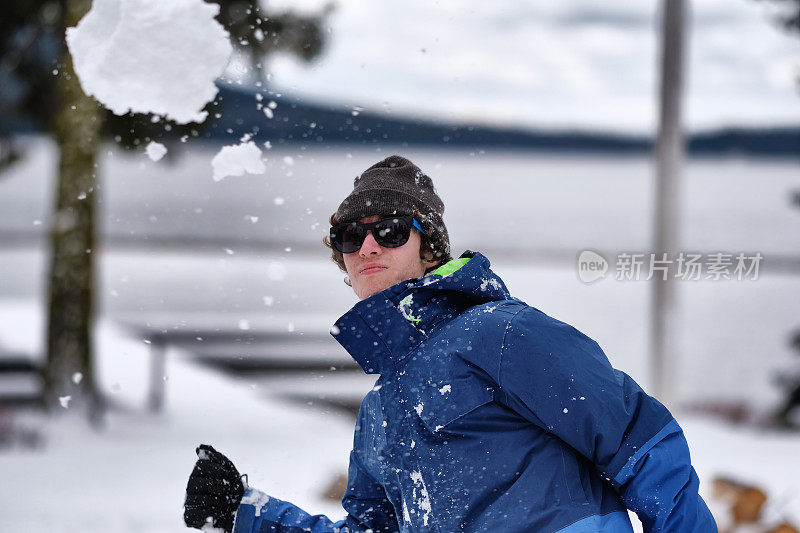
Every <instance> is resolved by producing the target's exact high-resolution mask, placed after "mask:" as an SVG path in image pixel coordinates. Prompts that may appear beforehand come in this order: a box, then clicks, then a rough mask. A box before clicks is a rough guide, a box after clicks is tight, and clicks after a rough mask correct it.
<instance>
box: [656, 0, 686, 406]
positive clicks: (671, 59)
mask: <svg viewBox="0 0 800 533" xmlns="http://www.w3.org/2000/svg"><path fill="white" fill-rule="evenodd" d="M662 6H663V13H662V24H661V58H660V59H661V87H660V105H659V129H658V138H657V141H656V154H655V155H656V186H655V221H654V222H655V225H654V232H655V233H654V246H653V252H654V253H655V254H656V255H655V258H656V259H660V258H661V257H662V254H664V253H666V254H668V255H667V259H670V260H673V261H674V260H675V258H676V254H677V252H678V242H679V227H678V226H679V221H680V210H679V201H680V190H681V189H680V180H681V169H682V166H683V159H684V150H685V149H684V138H683V131H682V120H681V111H682V109H681V100H682V91H683V81H684V80H683V73H684V68H683V60H684V44H685V39H684V23H685V18H686V11H685V5H684V0H664V1H663V3H662ZM673 264H674V263H673ZM673 276H674V271H670V272H669V273H668V276H667V279H666V280H662V279H661V276H660V275H654V276H653V279H652V280H651V281H652V287H653V293H652V299H651V357H652V359H651V364H650V378H651V387H652V390H653V393H654V395H655V396H656V397H657V398H659V399H660V400H661V401H662V402H663V403H665V404H671V403H674V402H675V376H676V362H677V357H678V351H677V331H676V328H675V317H676V313H675V306H676V301H675V300H676V297H675V288H676V287H675V281H674V279H673Z"/></svg>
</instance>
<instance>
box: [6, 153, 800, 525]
mask: <svg viewBox="0 0 800 533" xmlns="http://www.w3.org/2000/svg"><path fill="white" fill-rule="evenodd" d="M29 147H30V151H29V154H28V157H27V158H26V159H25V160H24V161H23V162H21V163H19V164H18V165H16V166H15V167H13V168H12V169H10V170H9V171H7V172H5V173H3V174H0V354H2V353H26V354H30V355H31V356H32V357H37V356H39V355H40V354H41V338H42V323H41V316H42V314H41V304H42V301H43V294H44V276H45V272H46V256H45V252H44V250H43V247H42V243H43V242H44V241H43V236H44V235H45V234H46V228H47V227H48V224H49V219H48V215H47V213H48V210H49V206H50V203H51V198H52V188H53V181H52V180H53V177H52V176H53V169H54V168H55V160H54V153H53V150H52V147H51V146H50V145H49V144H48V143H45V142H43V141H40V140H31V141H30V144H29ZM109 150H111V151H110V152H108V153H107V154H106V155H105V156H104V157H103V159H102V161H101V163H100V172H101V175H102V182H101V183H102V184H101V191H100V192H101V195H100V196H101V198H102V204H101V206H100V212H101V219H102V221H103V224H102V226H103V232H104V242H102V243H101V245H100V246H99V247H98V252H97V256H98V266H99V274H100V279H99V284H98V303H99V307H100V310H101V316H102V320H101V326H100V327H99V329H98V331H97V337H96V341H97V347H98V349H97V352H98V358H99V361H98V371H99V374H100V380H101V384H102V387H103V388H104V390H105V391H106V392H107V394H108V395H109V397H110V398H111V399H112V400H113V401H114V403H115V404H117V405H118V406H119V408H118V409H115V410H114V411H113V412H111V413H110V414H109V416H108V420H107V428H106V430H105V431H104V432H101V433H99V434H98V433H93V432H91V431H90V430H88V429H85V428H83V427H82V426H81V424H79V423H77V424H76V423H74V421H70V420H66V421H64V422H63V423H60V424H45V423H44V422H43V421H42V420H41V419H39V418H37V417H36V416H34V415H32V414H21V415H19V416H17V417H16V418H14V421H13V423H14V427H15V428H18V429H20V428H21V430H22V432H23V433H26V432H27V433H38V434H39V435H40V439H39V442H40V444H41V445H40V447H39V448H37V449H28V448H25V447H23V446H22V445H20V444H14V445H12V446H10V447H6V448H0V473H2V479H3V482H2V483H0V531H3V532H5V531H10V532H18V531H19V532H28V531H53V532H61V531H63V532H75V533H83V532H94V531H98V532H99V531H104V532H112V533H116V532H151V531H152V532H161V531H179V530H181V528H182V524H181V504H182V497H183V489H184V486H185V482H186V477H187V476H188V473H189V472H190V470H191V467H192V464H193V462H194V453H193V450H194V447H195V446H196V445H197V444H199V443H200V442H209V443H212V444H214V445H215V446H216V447H217V448H218V449H220V450H221V451H223V452H224V453H227V454H229V455H230V456H231V458H232V459H233V460H234V461H235V462H236V464H237V465H238V466H239V467H240V469H241V470H242V471H244V472H247V473H248V474H249V475H250V480H251V483H252V484H253V485H254V486H258V487H259V488H262V489H264V490H267V491H269V492H273V493H274V494H275V495H276V496H278V497H282V498H285V499H290V500H293V501H295V502H296V503H298V504H300V505H302V506H305V507H306V508H307V509H308V510H310V511H312V512H314V511H319V512H325V513H330V514H331V515H333V516H339V513H338V512H337V509H339V505H338V503H336V502H330V501H326V500H324V499H323V498H322V497H321V493H322V492H323V491H324V490H325V488H326V487H327V485H328V484H329V483H330V481H331V480H332V478H333V477H334V476H335V475H336V474H339V473H344V472H345V468H346V461H347V454H348V451H349V448H350V439H351V438H352V420H351V419H350V418H349V417H347V416H346V415H341V414H338V412H336V411H331V410H326V409H324V408H321V407H320V406H319V405H314V404H313V402H312V405H306V406H303V405H298V404H297V403H287V402H285V401H284V400H282V399H281V397H279V396H278V395H277V393H278V392H280V391H281V390H285V389H287V388H291V387H293V386H295V385H296V386H297V387H301V386H304V387H308V386H309V385H308V383H305V384H303V383H301V382H300V381H297V382H295V383H294V384H292V383H289V384H283V385H282V387H278V386H275V384H274V382H273V383H272V384H270V382H269V381H268V380H264V379H261V378H257V379H256V378H254V379H239V380H234V379H231V378H226V377H224V376H221V375H219V374H216V373H213V372H211V371H209V370H207V369H204V368H200V367H198V366H196V365H194V364H192V361H191V354H189V353H183V352H179V351H177V350H172V351H170V353H169V356H168V365H169V366H168V369H167V376H168V380H167V382H166V391H167V401H166V409H165V412H164V413H163V414H161V415H158V416H151V415H148V414H147V413H146V410H145V396H146V392H147V386H146V376H147V369H148V367H147V364H148V354H149V348H148V346H147V345H146V344H144V343H143V342H142V338H141V337H137V336H136V331H137V330H138V329H140V328H143V327H151V328H152V327H157V328H161V327H163V328H176V327H177V328H184V329H190V328H195V327H201V328H221V329H226V330H229V329H230V330H235V329H237V328H238V329H241V328H242V326H243V325H244V326H246V327H247V328H248V329H249V330H253V331H277V330H281V331H287V332H291V333H293V334H295V335H297V336H301V335H304V334H315V333H319V332H321V331H323V332H324V331H325V330H327V328H328V326H329V325H330V324H331V323H333V321H334V320H335V319H336V318H337V317H338V316H339V315H341V314H342V313H344V312H345V311H346V310H347V309H348V308H349V307H350V305H352V304H353V303H354V301H355V300H354V296H353V295H352V293H351V291H350V289H348V288H347V287H346V286H345V285H344V284H343V283H342V275H341V273H339V272H338V271H337V269H336V268H335V267H334V266H333V265H332V264H330V263H329V262H328V261H327V259H326V253H325V250H324V249H321V246H318V243H319V241H320V239H321V236H322V235H323V234H324V232H325V231H326V229H327V218H328V216H329V215H330V213H331V212H333V210H334V209H335V208H336V206H337V205H338V202H339V201H340V200H341V198H342V197H343V195H344V194H345V193H346V191H347V189H348V187H350V186H351V184H352V178H353V177H354V176H355V175H357V174H358V173H359V172H361V171H363V170H364V169H365V168H367V167H368V166H369V165H371V164H372V163H374V162H376V161H377V160H379V159H381V158H383V157H385V156H386V155H389V154H390V153H394V152H395V150H390V149H386V148H384V149H383V151H380V152H378V151H375V150H373V149H361V150H352V149H345V148H341V147H329V148H320V149H316V150H313V151H312V150H299V149H297V148H296V147H275V148H273V149H272V150H271V151H269V152H267V156H268V161H267V162H266V164H267V170H266V172H265V173H264V174H263V175H253V176H241V177H228V178H225V179H224V180H222V181H219V182H215V181H214V180H213V178H212V170H211V166H210V160H211V158H212V157H213V155H214V153H215V152H216V150H215V149H214V148H213V147H208V149H207V150H200V151H196V152H192V153H191V154H189V156H188V157H185V158H181V159H177V160H170V158H169V154H168V157H167V158H165V159H163V160H161V161H160V162H158V163H154V162H152V161H150V160H149V159H148V158H147V156H146V155H144V154H143V153H138V154H122V153H119V152H118V151H115V150H114V149H113V148H109ZM396 151H397V152H399V153H402V154H404V155H406V156H408V157H410V158H411V159H412V160H414V161H415V162H417V163H418V164H419V165H420V166H421V167H422V168H423V169H424V170H426V171H427V172H428V173H429V174H430V175H431V176H432V177H433V178H434V181H435V183H436V184H437V187H438V189H439V192H440V194H441V195H442V197H443V198H444V200H445V203H446V205H447V211H446V212H445V220H446V222H447V224H448V227H449V229H450V233H451V237H452V240H453V248H454V250H456V251H457V253H459V252H460V251H461V250H463V249H465V248H470V249H475V250H479V251H481V252H483V253H485V254H486V255H487V256H488V257H489V258H490V260H492V263H493V266H494V268H495V270H496V271H497V272H498V274H500V275H501V277H503V278H504V279H505V281H506V282H507V284H508V285H509V287H510V289H511V291H512V293H513V294H515V295H516V296H518V297H520V298H522V299H523V300H525V301H527V302H528V303H529V304H531V305H534V306H536V307H538V308H540V309H542V310H543V311H545V312H546V313H548V314H550V315H552V316H555V317H556V318H559V319H562V320H565V321H567V322H569V323H571V324H573V325H575V326H576V327H578V328H579V329H580V330H582V331H584V332H585V333H587V334H588V335H590V336H591V337H593V338H595V339H596V340H597V341H598V342H599V343H600V345H601V346H602V347H603V348H604V350H605V351H606V353H607V355H608V356H609V358H610V359H611V360H612V362H613V363H614V365H615V366H617V367H618V368H621V369H623V370H625V371H626V372H628V373H629V374H631V375H632V376H633V377H634V378H635V379H636V380H637V381H639V382H640V383H642V384H643V385H644V386H645V387H647V386H649V383H648V374H647V372H648V367H647V360H646V356H645V354H646V351H647V344H646V343H647V313H648V302H649V286H648V284H647V283H646V282H644V281H617V280H615V279H613V277H611V278H608V279H605V280H603V281H600V282H597V283H594V284H591V285H586V284H584V283H582V282H580V281H579V279H578V277H577V273H576V265H575V260H576V257H577V255H578V253H579V252H580V251H581V250H583V249H587V248H589V249H593V250H600V251H617V250H627V251H642V252H645V251H646V248H647V246H646V245H647V242H648V240H649V235H650V215H651V204H652V202H651V192H652V171H651V167H650V163H649V162H648V160H647V159H645V158H642V157H630V158H600V157H578V156H550V155H531V154H524V153H520V152H515V153H502V152H497V153H486V154H481V153H470V152H468V151H464V152H461V151H434V150H421V149H416V148H415V149H405V150H402V149H398V150H396ZM172 152H173V150H172V149H171V151H170V153H172ZM799 184H800V180H798V163H796V162H793V161H785V162H780V161H777V162H775V161H753V160H745V159H735V158H734V159H723V160H700V161H693V162H691V164H690V166H689V168H688V171H687V176H686V181H685V187H684V191H683V197H684V206H685V211H684V222H683V242H684V243H685V246H683V247H682V248H683V249H685V250H687V251H688V250H695V251H696V250H701V251H706V252H714V251H722V250H726V251H730V252H739V251H744V252H748V253H751V252H755V251H760V252H761V253H762V254H764V256H765V260H764V264H763V271H762V273H761V277H760V278H759V279H758V280H757V281H719V282H712V281H701V282H682V283H680V284H679V287H680V289H679V297H680V313H679V315H680V316H679V320H680V338H679V339H675V343H676V346H677V347H678V348H679V354H680V355H679V361H678V364H677V373H678V377H679V379H678V393H679V395H678V397H679V399H680V401H681V403H694V402H697V401H726V402H739V401H742V402H746V403H747V404H748V405H750V406H751V407H752V408H753V409H755V410H756V412H761V413H763V412H765V411H766V410H768V409H769V408H771V407H774V405H775V404H776V402H777V401H778V399H779V396H778V390H777V389H776V388H775V386H774V384H773V383H772V380H773V378H774V376H775V374H777V373H780V372H786V371H787V370H793V369H794V370H795V371H796V370H797V369H798V361H797V356H796V355H794V354H793V353H792V352H791V351H790V349H789V347H788V339H789V337H790V335H791V334H792V333H793V332H794V331H796V330H797V329H798V328H800V300H799V299H798V298H797V294H800V273H798V271H797V270H794V271H793V270H791V268H786V267H785V266H774V265H777V264H778V263H780V261H777V262H775V263H770V259H771V258H778V259H781V258H782V260H783V262H782V263H780V264H781V265H786V264H787V262H786V261H785V259H786V258H792V257H794V256H796V255H797V253H798V247H797V244H798V243H799V242H800V224H799V222H800V210H798V209H796V208H792V207H791V205H790V202H789V194H790V192H791V191H792V190H796V189H798V188H800V187H799ZM771 265H773V266H772V267H771ZM321 342H322V341H321ZM337 349H338V348H337V347H336V344H335V343H334V342H333V341H332V340H331V341H328V344H325V345H324V346H323V345H321V346H320V350H331V351H332V352H331V353H334V355H332V356H331V357H339V358H341V359H340V360H346V358H347V356H346V354H343V353H341V352H339V353H338V355H335V350H337ZM333 374H335V373H333ZM326 379H327V381H326ZM325 383H328V384H327V385H325ZM350 385H352V388H353V389H354V390H357V389H359V388H361V390H363V391H366V390H367V388H368V387H369V378H367V380H353V382H352V384H351V383H350V382H347V381H346V380H345V381H344V382H342V381H337V380H336V379H331V378H330V377H327V378H325V379H321V380H320V386H321V387H326V386H327V387H332V388H333V387H339V388H348V387H349V386H350ZM312 386H313V385H312ZM678 415H679V421H680V422H681V423H682V425H683V426H684V428H685V430H686V433H687V437H688V438H689V440H690V444H691V447H692V454H693V458H694V463H695V465H696V467H697V469H698V471H699V473H700V476H701V480H703V485H702V489H703V491H704V492H705V494H706V495H708V494H709V492H708V491H709V490H710V480H711V479H712V478H713V477H714V476H715V475H719V474H723V475H728V476H733V477H739V478H741V479H742V480H743V481H747V482H752V483H755V484H757V485H760V486H763V487H764V488H767V489H768V491H769V494H770V502H771V503H770V505H771V507H770V508H769V509H768V513H767V516H768V518H769V519H770V520H777V519H778V518H779V517H781V516H787V517H792V518H793V519H794V520H795V522H800V492H798V488H800V484H799V483H798V482H797V480H798V479H800V464H798V461H797V460H796V455H797V453H798V452H800V436H796V435H795V436H793V435H790V434H784V433H780V432H773V431H770V430H764V429H759V428H752V427H748V426H729V425H726V424H725V423H723V422H719V421H713V420H711V419H708V418H702V417H700V416H699V415H696V414H689V413H688V412H681V411H678ZM0 416H1V415H0ZM6 416H7V415H6ZM2 420H6V421H7V420H8V419H7V418H4V419H0V422H2Z"/></svg>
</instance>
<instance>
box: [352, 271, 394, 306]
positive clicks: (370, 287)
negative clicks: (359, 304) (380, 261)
mask: <svg viewBox="0 0 800 533" xmlns="http://www.w3.org/2000/svg"><path fill="white" fill-rule="evenodd" d="M373 276H374V278H373V279H370V280H368V281H366V282H362V283H361V284H360V287H359V289H360V291H359V298H361V299H362V300H364V299H365V298H369V297H370V296H372V295H373V294H378V293H379V292H381V291H382V290H384V289H388V288H389V287H391V286H392V285H394V284H395V283H397V282H395V281H392V280H390V279H378V276H379V274H373Z"/></svg>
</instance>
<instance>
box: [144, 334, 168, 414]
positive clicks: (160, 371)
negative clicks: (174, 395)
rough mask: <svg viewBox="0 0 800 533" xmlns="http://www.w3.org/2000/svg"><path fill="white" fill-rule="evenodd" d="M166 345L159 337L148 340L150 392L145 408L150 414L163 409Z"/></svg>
mask: <svg viewBox="0 0 800 533" xmlns="http://www.w3.org/2000/svg"><path fill="white" fill-rule="evenodd" d="M166 359H167V345H166V342H165V339H164V338H163V337H162V336H161V335H154V336H153V337H151V338H150V391H149V395H148V399H147V406H148V408H149V409H150V412H151V413H160V412H161V411H163V409H164V392H165V391H164V389H165V387H166V385H165V384H164V380H165V379H166V375H167V361H166Z"/></svg>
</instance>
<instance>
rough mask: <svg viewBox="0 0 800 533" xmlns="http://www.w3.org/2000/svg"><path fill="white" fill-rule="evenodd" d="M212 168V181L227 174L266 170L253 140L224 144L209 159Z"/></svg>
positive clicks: (259, 172)
mask: <svg viewBox="0 0 800 533" xmlns="http://www.w3.org/2000/svg"><path fill="white" fill-rule="evenodd" d="M211 166H212V167H213V168H214V181H220V180H221V179H223V178H225V177H227V176H241V175H243V174H244V173H245V172H246V173H248V174H261V173H262V172H264V171H266V170H267V167H266V166H265V165H264V162H263V161H261V150H260V149H259V148H258V146H256V143H254V142H253V141H247V142H243V143H241V144H234V145H231V146H224V147H222V149H221V150H220V151H219V153H217V155H215V156H214V159H212V160H211Z"/></svg>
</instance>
